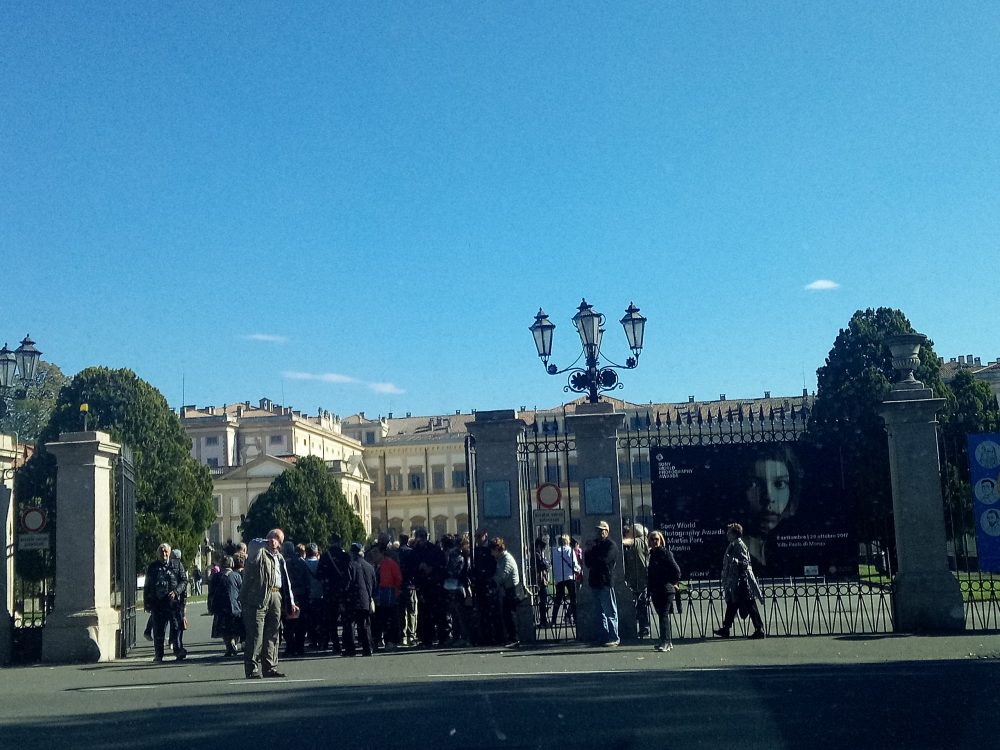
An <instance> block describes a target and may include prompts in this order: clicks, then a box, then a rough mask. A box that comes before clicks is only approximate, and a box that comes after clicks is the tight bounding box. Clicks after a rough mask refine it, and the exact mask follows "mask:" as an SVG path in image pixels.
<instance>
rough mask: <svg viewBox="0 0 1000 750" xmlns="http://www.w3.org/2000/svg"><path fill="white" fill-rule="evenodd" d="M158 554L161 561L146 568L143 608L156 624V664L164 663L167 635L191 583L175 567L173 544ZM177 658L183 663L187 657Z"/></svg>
mask: <svg viewBox="0 0 1000 750" xmlns="http://www.w3.org/2000/svg"><path fill="white" fill-rule="evenodd" d="M156 554H157V559H156V560H154V561H153V562H151V563H150V564H149V567H148V568H146V585H145V587H144V588H143V597H142V600H143V607H144V608H145V610H146V611H147V612H149V613H150V615H152V620H153V653H154V656H153V661H155V662H161V661H163V638H164V635H165V631H166V629H167V625H169V624H170V622H171V620H172V619H173V617H174V614H175V612H176V609H177V604H178V602H179V601H180V600H181V597H182V596H183V595H184V591H185V590H186V588H187V581H186V580H185V581H182V580H181V579H180V577H179V576H178V575H177V569H176V567H175V566H174V565H172V564H171V558H170V545H169V544H161V545H160V546H159V547H158V548H157V552H156ZM177 658H178V660H179V659H183V658H184V656H183V655H182V654H180V653H178V654H177Z"/></svg>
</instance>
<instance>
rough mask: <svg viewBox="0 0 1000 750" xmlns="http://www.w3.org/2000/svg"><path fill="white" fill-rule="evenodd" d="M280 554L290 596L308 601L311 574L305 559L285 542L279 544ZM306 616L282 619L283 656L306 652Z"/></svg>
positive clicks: (302, 601) (302, 654) (301, 602)
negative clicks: (287, 579) (289, 587)
mask: <svg viewBox="0 0 1000 750" xmlns="http://www.w3.org/2000/svg"><path fill="white" fill-rule="evenodd" d="M281 554H282V556H283V557H284V558H285V566H286V567H287V568H288V578H289V583H291V585H292V596H294V597H295V601H296V602H298V603H299V606H300V608H301V606H302V604H304V603H307V602H308V601H309V579H310V578H311V577H312V574H311V573H310V572H309V567H308V566H307V565H306V561H305V560H303V559H302V558H301V557H299V556H298V553H297V552H296V550H295V544H293V543H292V542H285V543H284V544H282V545H281ZM306 624H307V623H306V618H305V617H302V616H299V617H295V618H292V619H289V618H287V617H285V618H283V619H282V625H283V627H284V630H285V656H286V657H287V656H304V655H305V652H306Z"/></svg>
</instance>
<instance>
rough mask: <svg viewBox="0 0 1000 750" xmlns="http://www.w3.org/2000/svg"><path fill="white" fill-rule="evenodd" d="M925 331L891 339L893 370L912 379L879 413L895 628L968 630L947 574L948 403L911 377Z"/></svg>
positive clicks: (897, 388)
mask: <svg viewBox="0 0 1000 750" xmlns="http://www.w3.org/2000/svg"><path fill="white" fill-rule="evenodd" d="M924 341H926V337H925V336H923V335H922V334H903V335H900V336H890V337H887V338H886V343H887V344H888V346H889V347H890V349H891V350H892V354H893V366H894V367H896V368H897V369H898V370H900V371H901V372H902V373H904V374H907V375H908V377H904V379H902V380H900V382H898V383H896V384H895V385H893V387H892V391H890V393H889V397H888V398H887V399H886V400H885V401H883V402H882V409H881V410H880V411H879V414H880V415H881V417H882V419H883V420H885V426H886V431H887V432H888V433H889V468H890V471H891V473H892V508H893V515H894V517H895V528H896V555H897V560H898V572H897V574H896V577H895V579H894V581H893V585H894V589H895V601H896V629H897V630H901V631H906V632H913V631H934V630H937V631H940V630H964V629H965V610H964V607H963V605H962V592H961V588H960V586H959V583H958V579H956V578H955V576H954V575H953V574H952V573H951V571H950V570H949V569H948V556H947V546H946V544H947V535H946V533H945V526H944V502H943V500H942V497H941V466H940V462H939V457H938V442H937V419H936V416H935V415H936V414H937V412H938V411H939V410H940V409H941V407H942V406H943V405H944V402H945V400H944V399H943V398H933V392H932V391H931V389H930V388H925V387H924V385H923V383H921V382H920V381H918V380H916V379H915V378H914V377H913V370H914V369H915V368H916V367H917V365H918V364H919V359H918V357H917V352H918V351H919V348H920V344H921V343H923V342H924Z"/></svg>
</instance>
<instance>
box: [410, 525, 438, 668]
mask: <svg viewBox="0 0 1000 750" xmlns="http://www.w3.org/2000/svg"><path fill="white" fill-rule="evenodd" d="M413 536H414V537H415V539H416V544H414V546H413V552H412V553H411V558H410V563H411V564H412V565H413V582H414V584H416V587H417V602H418V604H417V611H418V612H419V613H420V615H419V617H418V618H417V639H418V640H419V641H420V645H421V646H423V647H424V648H430V647H431V646H433V645H434V644H435V642H437V644H438V645H441V646H443V645H445V644H446V643H447V642H448V611H447V609H446V602H445V598H444V574H445V563H446V562H447V558H446V557H445V554H444V551H443V550H442V549H441V548H440V547H438V546H437V545H436V544H431V542H430V540H429V539H428V538H427V529H425V528H423V527H421V528H419V529H417V530H416V531H415V532H414V534H413ZM404 575H405V574H404Z"/></svg>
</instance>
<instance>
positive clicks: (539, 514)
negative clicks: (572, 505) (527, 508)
mask: <svg viewBox="0 0 1000 750" xmlns="http://www.w3.org/2000/svg"><path fill="white" fill-rule="evenodd" d="M531 520H532V521H533V522H534V524H535V526H565V525H566V511H564V510H560V509H559V508H554V509H552V510H548V509H539V510H533V511H531Z"/></svg>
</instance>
